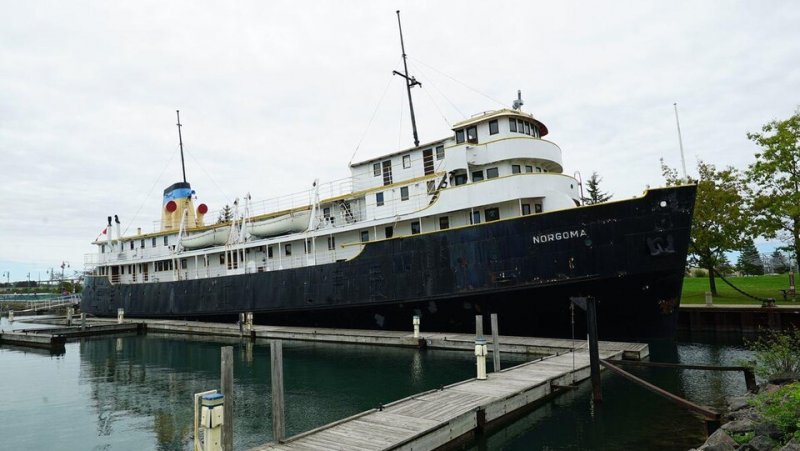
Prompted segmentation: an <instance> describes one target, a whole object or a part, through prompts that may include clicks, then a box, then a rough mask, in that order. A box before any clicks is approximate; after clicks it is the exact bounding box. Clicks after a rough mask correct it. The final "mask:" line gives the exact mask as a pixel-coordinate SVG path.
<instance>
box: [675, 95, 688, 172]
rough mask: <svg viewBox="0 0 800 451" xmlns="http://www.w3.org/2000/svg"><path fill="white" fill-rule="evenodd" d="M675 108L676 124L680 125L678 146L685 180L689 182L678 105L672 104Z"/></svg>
mask: <svg viewBox="0 0 800 451" xmlns="http://www.w3.org/2000/svg"><path fill="white" fill-rule="evenodd" d="M672 106H673V107H675V123H676V124H678V144H679V145H680V146H681V166H682V167H683V179H684V180H688V178H687V177H686V159H685V158H684V157H683V138H681V121H680V120H679V119H678V103H677V102H675V103H673V104H672Z"/></svg>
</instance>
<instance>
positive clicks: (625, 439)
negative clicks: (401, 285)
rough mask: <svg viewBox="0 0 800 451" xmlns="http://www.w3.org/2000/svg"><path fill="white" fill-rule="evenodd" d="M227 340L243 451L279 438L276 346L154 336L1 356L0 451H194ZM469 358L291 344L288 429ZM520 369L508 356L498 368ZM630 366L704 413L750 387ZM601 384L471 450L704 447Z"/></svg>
mask: <svg viewBox="0 0 800 451" xmlns="http://www.w3.org/2000/svg"><path fill="white" fill-rule="evenodd" d="M224 345H233V346H234V360H235V362H234V378H235V403H236V408H235V412H234V415H235V430H234V436H235V449H247V448H249V447H252V446H256V445H258V444H262V443H265V442H267V441H270V440H271V438H272V437H271V422H272V419H271V417H270V412H269V409H270V407H269V406H270V405H271V401H270V398H269V397H270V380H269V347H268V345H266V344H262V343H256V344H248V343H244V342H239V341H238V340H236V341H230V342H224V341H218V342H209V341H195V340H193V339H192V338H191V337H183V336H173V335H168V336H166V335H165V336H159V335H156V334H149V335H146V336H136V335H132V336H125V337H120V338H111V339H92V340H84V341H81V342H79V343H68V344H67V349H66V353H65V354H62V355H56V356H51V355H50V354H49V353H41V352H39V353H37V352H29V351H28V350H24V349H22V348H8V347H0V380H2V383H3V393H4V394H3V402H2V403H0V436H2V437H4V445H3V446H4V449H55V448H58V449H91V450H106V449H107V450H112V449H113V450H142V449H158V450H188V449H191V441H192V435H191V434H192V427H191V421H192V407H191V406H192V394H193V393H196V392H200V391H204V390H208V389H214V388H218V386H219V368H220V351H219V349H220V346H224ZM652 353H653V360H660V361H681V362H695V363H697V362H702V363H711V364H732V363H735V361H736V360H737V359H739V358H743V357H746V353H745V352H744V351H742V350H741V349H740V348H739V347H737V346H730V345H703V344H678V345H675V344H668V345H663V344H657V345H655V346H653V347H652ZM504 357H505V356H504ZM473 358H474V357H473V356H472V355H471V353H469V352H453V351H431V350H429V351H417V350H414V349H399V348H389V347H367V346H355V345H333V344H318V343H293V342H284V373H285V374H284V376H285V385H286V409H287V411H286V415H287V418H286V421H287V434H288V435H293V434H297V433H299V432H302V431H306V430H309V429H312V428H314V427H317V426H321V425H323V424H326V423H329V422H332V421H335V420H338V419H341V418H344V417H347V416H350V415H353V414H355V413H357V412H360V411H363V410H367V409H369V408H373V407H376V406H378V404H385V403H388V402H390V401H393V400H396V399H399V398H402V397H405V396H408V395H411V394H414V393H419V392H422V391H425V390H428V389H432V388H436V387H439V386H441V385H446V384H449V383H452V382H456V381H460V380H463V379H467V378H470V377H473V376H474V360H473ZM523 360H525V359H523V358H522V357H517V358H513V359H505V358H504V362H503V364H504V367H507V366H510V365H512V364H514V363H518V362H521V361H523ZM634 371H635V372H636V373H637V374H639V375H640V376H643V377H645V378H646V379H647V380H650V381H653V382H654V383H656V384H657V385H659V386H661V387H664V388H667V389H669V390H671V391H673V392H676V393H678V394H681V395H684V396H686V397H688V398H689V399H692V400H695V401H698V402H701V403H703V404H708V405H717V404H718V403H719V398H720V397H721V396H722V395H725V394H728V393H739V392H742V391H743V390H744V381H743V380H739V379H741V377H740V376H739V375H737V374H735V373H724V374H717V373H702V372H689V371H674V370H663V369H635V370H634ZM603 381H604V384H605V385H604V391H605V402H604V404H603V405H602V406H600V407H599V408H595V407H593V406H592V405H591V393H590V392H591V390H590V389H589V388H588V387H589V386H588V385H587V384H583V385H581V387H580V388H579V389H578V390H575V391H572V392H570V393H567V394H566V395H563V396H561V397H559V398H556V399H555V400H553V401H551V402H549V403H546V404H545V405H544V406H542V407H541V408H539V409H537V410H536V411H534V412H532V413H531V414H529V415H527V416H525V417H523V418H522V419H520V420H518V421H517V422H515V423H512V424H510V425H509V426H508V427H505V428H503V429H501V430H499V431H496V432H495V433H493V434H492V435H489V436H488V437H484V438H483V439H482V441H481V442H480V443H478V444H476V445H475V446H476V447H477V448H476V449H484V448H483V447H484V446H486V449H543V448H550V449H561V448H581V449H583V448H592V449H622V448H630V447H631V446H632V447H633V448H639V449H644V448H647V449H661V450H667V449H686V448H688V447H691V446H696V445H698V444H700V443H702V441H703V440H701V438H702V434H703V425H702V422H701V421H699V420H698V419H696V418H695V417H693V416H692V415H691V414H689V413H686V412H684V411H681V410H679V409H677V408H676V407H674V406H672V405H671V404H669V403H668V402H666V401H664V400H662V399H660V398H657V397H655V396H654V395H651V394H650V393H649V392H645V391H644V390H642V389H640V388H639V387H636V386H632V385H631V384H630V383H629V382H627V381H624V380H621V379H619V378H615V377H613V376H611V375H608V374H606V375H604V379H603ZM676 432H677V434H676ZM678 436H680V437H679V438H680V440H681V441H680V442H679V443H678V442H675V440H677V439H678V438H676V437H678ZM532 444H533V445H535V446H533V447H531V445H532ZM642 444H646V445H647V446H639V445H642ZM681 447H682V448H681ZM633 448H630V449H633Z"/></svg>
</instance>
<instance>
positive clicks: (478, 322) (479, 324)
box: [475, 315, 483, 339]
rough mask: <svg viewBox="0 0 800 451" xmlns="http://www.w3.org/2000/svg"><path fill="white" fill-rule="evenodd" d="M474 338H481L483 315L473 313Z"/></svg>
mask: <svg viewBox="0 0 800 451" xmlns="http://www.w3.org/2000/svg"><path fill="white" fill-rule="evenodd" d="M475 338H476V339H477V338H483V315H475Z"/></svg>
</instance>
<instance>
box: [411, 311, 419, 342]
mask: <svg viewBox="0 0 800 451" xmlns="http://www.w3.org/2000/svg"><path fill="white" fill-rule="evenodd" d="M412 323H413V324H414V338H419V316H417V315H414V319H413V320H412Z"/></svg>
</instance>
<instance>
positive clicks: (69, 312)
mask: <svg viewBox="0 0 800 451" xmlns="http://www.w3.org/2000/svg"><path fill="white" fill-rule="evenodd" d="M74 313H75V309H73V308H72V307H67V321H66V323H67V326H71V325H72V315H73V314H74Z"/></svg>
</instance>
